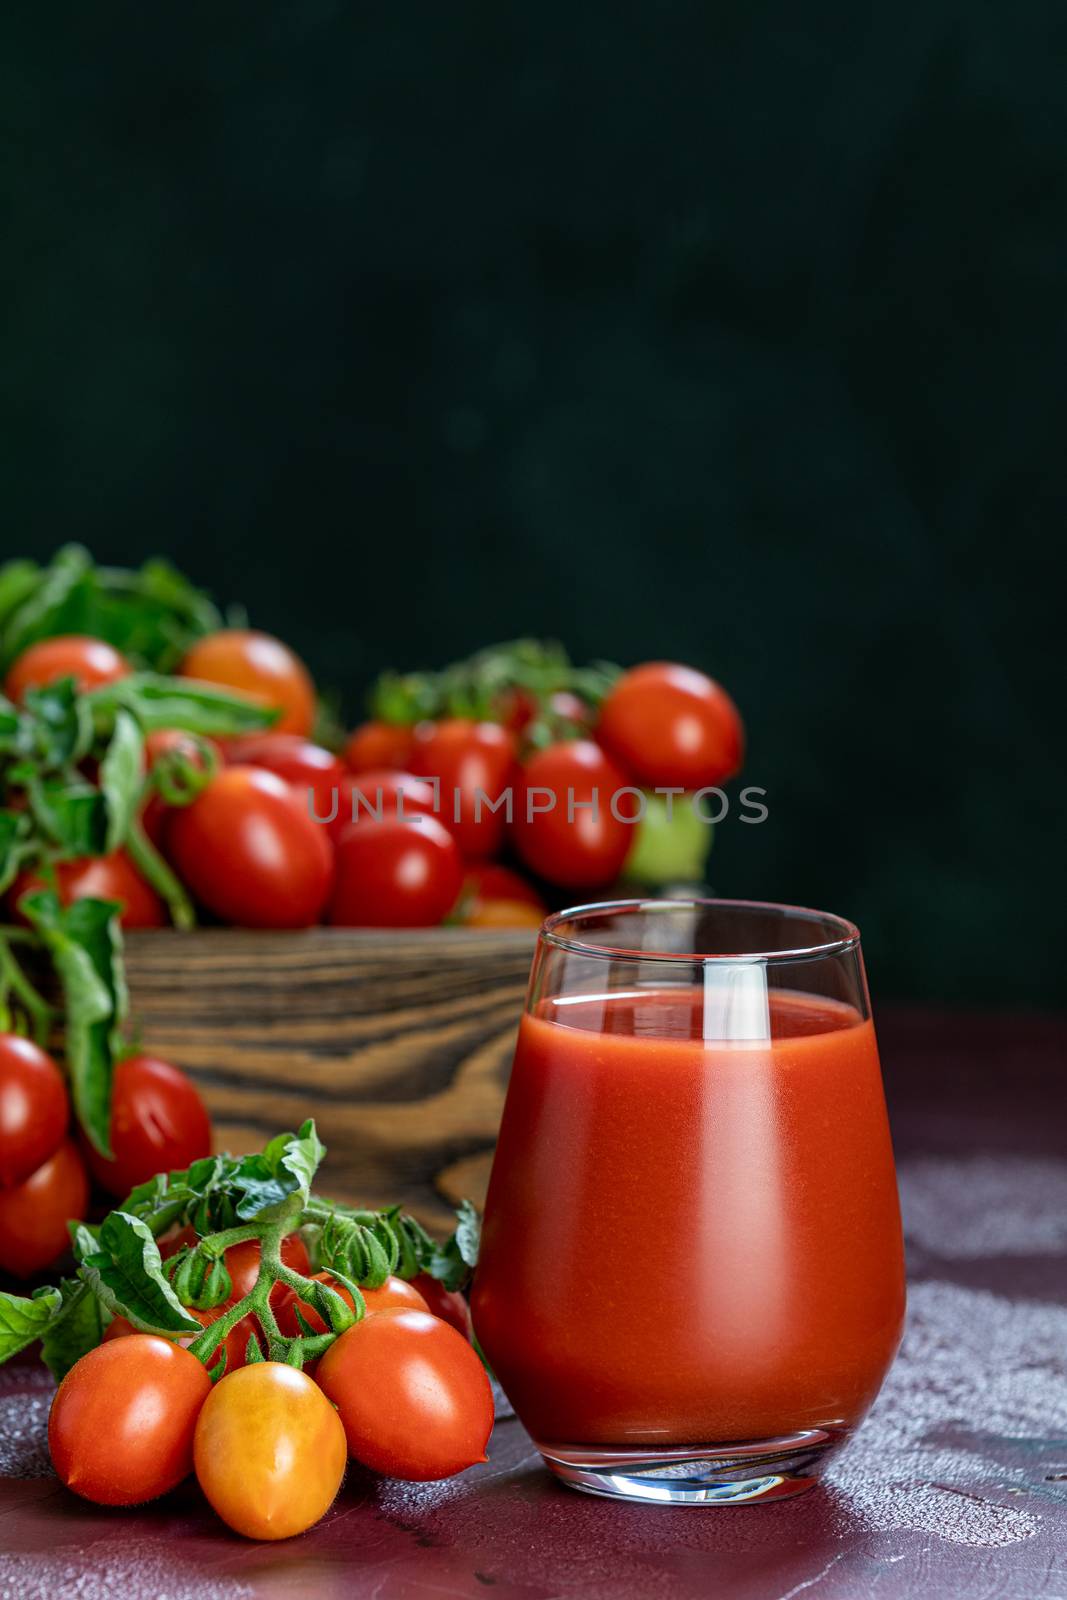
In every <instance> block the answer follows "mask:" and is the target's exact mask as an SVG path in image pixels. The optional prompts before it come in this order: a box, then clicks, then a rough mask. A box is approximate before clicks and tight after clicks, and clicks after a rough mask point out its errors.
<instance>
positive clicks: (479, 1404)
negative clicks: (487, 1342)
mask: <svg viewBox="0 0 1067 1600" xmlns="http://www.w3.org/2000/svg"><path fill="white" fill-rule="evenodd" d="M316 1376H317V1381H318V1384H319V1387H320V1388H321V1390H322V1392H323V1394H324V1395H326V1397H327V1399H329V1400H332V1401H333V1403H334V1405H335V1406H336V1407H337V1411H338V1415H339V1416H340V1418H341V1421H342V1423H343V1424H344V1430H345V1437H346V1438H347V1440H348V1452H349V1454H350V1455H352V1456H354V1457H355V1458H356V1460H357V1461H362V1462H363V1464H364V1466H367V1467H370V1468H372V1470H373V1471H375V1472H382V1473H384V1474H385V1475H386V1476H387V1477H390V1478H406V1479H408V1480H410V1481H415V1482H426V1481H428V1480H430V1479H434V1478H450V1477H452V1475H453V1473H456V1472H462V1471H463V1469H464V1468H465V1467H469V1466H472V1465H473V1464H474V1462H476V1461H484V1460H485V1459H486V1456H485V1447H486V1445H487V1444H488V1442H489V1435H490V1433H492V1431H493V1391H492V1389H491V1388H490V1386H489V1379H488V1378H487V1377H486V1375H485V1369H484V1367H483V1366H482V1364H481V1362H480V1361H479V1359H478V1357H477V1356H476V1355H475V1353H474V1350H473V1348H472V1346H471V1345H469V1344H468V1343H467V1341H466V1339H464V1338H462V1337H461V1336H460V1335H459V1334H458V1333H457V1332H456V1330H455V1328H450V1327H449V1325H448V1323H447V1322H442V1321H441V1319H440V1318H439V1317H433V1316H430V1315H428V1314H427V1313H426V1312H422V1311H379V1312H377V1313H376V1314H375V1315H374V1316H373V1317H366V1318H365V1319H364V1320H363V1321H362V1322H357V1323H356V1325H355V1327H354V1328H349V1329H347V1331H346V1332H344V1333H342V1334H341V1336H340V1338H339V1339H337V1340H336V1341H335V1343H334V1344H332V1345H331V1346H330V1348H329V1349H328V1350H327V1351H326V1354H325V1355H324V1356H323V1358H322V1360H321V1361H320V1362H319V1367H318V1372H317V1374H316Z"/></svg>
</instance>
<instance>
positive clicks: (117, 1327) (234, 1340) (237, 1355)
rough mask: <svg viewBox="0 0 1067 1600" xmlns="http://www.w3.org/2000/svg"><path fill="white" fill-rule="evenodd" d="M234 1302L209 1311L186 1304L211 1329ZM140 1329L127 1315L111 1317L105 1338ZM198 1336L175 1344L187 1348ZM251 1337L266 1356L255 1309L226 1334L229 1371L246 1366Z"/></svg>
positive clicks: (202, 1323)
mask: <svg viewBox="0 0 1067 1600" xmlns="http://www.w3.org/2000/svg"><path fill="white" fill-rule="evenodd" d="M232 1304H233V1301H232V1300H228V1301H227V1302H226V1304H225V1305H221V1306H212V1307H211V1308H210V1310H207V1311H197V1310H196V1309H195V1308H194V1307H192V1306H187V1307H186V1310H187V1311H188V1313H189V1315H190V1316H191V1317H195V1318H196V1320H197V1322H199V1324H200V1326H201V1327H202V1328H210V1326H211V1324H212V1323H213V1322H217V1321H218V1320H219V1318H220V1317H221V1316H222V1314H223V1312H224V1311H228V1310H229V1309H230V1306H231V1305H232ZM138 1331H139V1330H138V1329H137V1328H135V1327H134V1325H133V1323H132V1322H129V1321H128V1320H127V1319H126V1318H125V1317H112V1319H111V1321H110V1322H109V1323H108V1325H107V1327H106V1328H105V1329H104V1339H105V1341H106V1340H108V1339H128V1338H130V1336H131V1335H133V1334H136V1333H137V1332H138ZM196 1337H197V1335H196V1334H195V1333H190V1334H188V1335H185V1334H183V1335H182V1337H181V1338H180V1339H175V1340H173V1341H171V1342H172V1343H174V1344H180V1345H181V1346H182V1348H183V1349H187V1348H188V1346H189V1345H191V1344H192V1342H193V1340H194V1339H195V1338H196ZM250 1338H254V1339H255V1341H256V1343H257V1344H258V1345H259V1348H260V1350H261V1351H262V1352H263V1354H264V1355H266V1353H267V1344H266V1340H265V1339H264V1337H263V1331H262V1329H261V1328H260V1326H259V1322H258V1321H257V1319H256V1315H255V1313H254V1312H252V1311H249V1312H248V1314H247V1316H243V1317H242V1318H241V1320H240V1321H239V1322H237V1323H235V1324H234V1326H233V1327H232V1328H231V1329H230V1331H229V1333H228V1334H227V1335H226V1338H225V1339H224V1340H223V1349H224V1350H225V1352H226V1371H227V1372H236V1371H237V1368H238V1367H243V1366H245V1365H247V1352H248V1341H249V1339H250ZM217 1359H218V1351H216V1352H215V1354H214V1355H213V1356H212V1358H211V1366H212V1368H213V1367H214V1365H215V1362H216V1361H217Z"/></svg>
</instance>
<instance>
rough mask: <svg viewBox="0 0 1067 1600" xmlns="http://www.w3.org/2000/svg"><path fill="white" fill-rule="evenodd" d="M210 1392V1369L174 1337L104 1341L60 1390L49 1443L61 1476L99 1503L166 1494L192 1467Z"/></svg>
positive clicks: (132, 1501)
mask: <svg viewBox="0 0 1067 1600" xmlns="http://www.w3.org/2000/svg"><path fill="white" fill-rule="evenodd" d="M210 1393H211V1379H210V1378H209V1377H208V1375H207V1371H206V1369H205V1368H204V1367H203V1366H202V1365H201V1363H200V1362H199V1361H198V1360H197V1359H196V1357H195V1356H193V1355H190V1354H189V1352H188V1350H182V1349H181V1348H180V1347H179V1346H178V1345H176V1344H173V1343H172V1342H171V1341H170V1340H169V1339H160V1338H158V1337H157V1336H156V1335H154V1334H150V1333H138V1334H135V1335H134V1336H133V1337H132V1338H129V1339H121V1340H118V1341H117V1342H116V1343H114V1344H100V1345H97V1347H96V1349H95V1350H90V1351H89V1353H88V1355H84V1356H82V1358H81V1360H80V1361H78V1362H76V1363H75V1364H74V1366H73V1367H71V1369H70V1371H69V1372H68V1373H67V1376H66V1377H65V1378H64V1379H63V1382H62V1383H61V1384H60V1386H59V1388H58V1389H57V1390H56V1394H55V1399H54V1400H53V1401H52V1410H51V1413H50V1414H49V1418H48V1448H49V1450H50V1452H51V1455H52V1465H53V1466H54V1467H55V1469H56V1472H57V1474H58V1476H59V1479H60V1481H61V1482H62V1483H65V1484H66V1486H67V1488H68V1489H73V1490H74V1492H75V1494H80V1495H81V1496H82V1497H83V1499H85V1500H91V1501H93V1503H94V1504H95V1505H101V1506H135V1505H140V1504H141V1502H142V1501H145V1500H154V1499H156V1497H157V1496H158V1495H161V1494H166V1493H167V1490H168V1489H173V1488H175V1487H176V1485H178V1484H179V1483H181V1481H182V1479H183V1478H186V1477H188V1475H189V1473H190V1472H191V1471H192V1468H193V1434H194V1432H195V1429H196V1422H197V1418H198V1417H199V1415H200V1411H201V1409H202V1407H203V1405H204V1402H205V1401H206V1400H207V1397H208V1395H209V1394H210Z"/></svg>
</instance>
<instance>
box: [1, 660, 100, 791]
mask: <svg viewBox="0 0 1067 1600" xmlns="http://www.w3.org/2000/svg"><path fill="white" fill-rule="evenodd" d="M92 736H93V724H92V717H91V716H90V714H89V706H88V703H87V701H86V698H85V696H84V695H82V694H80V693H79V692H78V687H77V684H76V683H75V681H74V679H73V678H59V679H57V681H56V682H55V683H49V684H46V685H45V687H44V688H40V689H27V691H26V695H25V698H24V701H23V706H22V713H21V717H20V727H19V735H18V745H19V750H20V752H21V754H23V755H24V756H25V757H26V758H27V759H28V760H30V761H32V762H33V763H34V765H35V768H37V769H38V770H40V769H41V768H46V769H48V770H63V769H66V768H69V767H70V766H71V765H72V764H73V763H74V762H76V761H79V760H80V759H81V757H82V756H84V755H85V754H86V752H87V751H88V749H89V746H90V744H91V743H92Z"/></svg>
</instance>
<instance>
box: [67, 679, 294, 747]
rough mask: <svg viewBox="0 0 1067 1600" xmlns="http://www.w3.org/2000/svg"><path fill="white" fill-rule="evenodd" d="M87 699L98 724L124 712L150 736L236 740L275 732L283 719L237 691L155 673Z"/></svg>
mask: <svg viewBox="0 0 1067 1600" xmlns="http://www.w3.org/2000/svg"><path fill="white" fill-rule="evenodd" d="M88 698H89V701H90V702H91V704H92V709H93V712H94V715H95V716H96V717H97V718H98V719H99V718H101V717H106V716H107V715H109V714H113V713H117V711H118V709H119V708H120V707H124V708H125V709H126V710H127V711H129V712H131V713H132V714H133V716H135V717H136V718H137V721H138V722H139V723H140V725H141V727H142V728H143V729H144V731H145V732H146V733H148V732H151V731H152V730H153V729H156V728H182V729H184V730H185V732H187V733H202V734H209V735H216V736H218V737H220V738H232V737H234V736H235V735H237V734H241V733H258V732H260V731H261V730H262V729H264V728H270V727H272V726H273V725H274V723H275V722H277V720H278V718H279V717H280V716H281V712H280V711H279V710H277V709H276V708H275V707H271V706H263V705H259V704H257V702H256V701H254V700H250V699H248V698H247V697H246V696H244V695H241V694H238V693H236V692H235V691H231V690H227V689H220V688H216V687H215V686H214V685H213V684H210V683H196V682H194V681H193V680H192V679H189V678H163V677H158V676H156V675H155V674H153V673H150V672H139V673H136V674H134V675H133V676H132V677H129V678H120V679H119V680H118V682H117V683H109V684H105V685H104V686H103V687H102V688H100V689H94V690H93V692H92V693H91V694H90V695H89V697H88Z"/></svg>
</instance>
